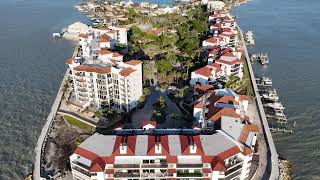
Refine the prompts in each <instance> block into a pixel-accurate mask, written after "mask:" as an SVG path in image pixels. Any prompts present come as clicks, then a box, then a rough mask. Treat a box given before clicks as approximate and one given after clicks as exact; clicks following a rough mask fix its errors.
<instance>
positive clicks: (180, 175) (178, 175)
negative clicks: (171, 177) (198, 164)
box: [177, 171, 203, 177]
mask: <svg viewBox="0 0 320 180" xmlns="http://www.w3.org/2000/svg"><path fill="white" fill-rule="evenodd" d="M202 176H203V174H202V173H200V172H194V173H188V172H179V171H178V172H177V177H202Z"/></svg>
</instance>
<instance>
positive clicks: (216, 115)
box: [207, 104, 240, 121]
mask: <svg viewBox="0 0 320 180" xmlns="http://www.w3.org/2000/svg"><path fill="white" fill-rule="evenodd" d="M209 109H210V110H209V113H208V115H207V118H208V120H210V121H218V120H220V118H221V116H229V117H235V118H240V115H239V114H237V113H236V112H235V110H234V109H231V108H217V107H214V106H213V104H211V105H209Z"/></svg>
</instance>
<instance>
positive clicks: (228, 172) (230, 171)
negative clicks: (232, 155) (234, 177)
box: [225, 163, 242, 177]
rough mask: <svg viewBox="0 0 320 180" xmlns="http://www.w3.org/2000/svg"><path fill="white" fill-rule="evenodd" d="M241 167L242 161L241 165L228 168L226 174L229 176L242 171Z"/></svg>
mask: <svg viewBox="0 0 320 180" xmlns="http://www.w3.org/2000/svg"><path fill="white" fill-rule="evenodd" d="M241 169H242V163H240V164H239V165H237V166H234V167H233V168H231V169H230V170H228V171H227V172H226V173H225V176H226V177H227V176H229V175H231V174H233V173H235V172H236V171H239V172H240V173H241Z"/></svg>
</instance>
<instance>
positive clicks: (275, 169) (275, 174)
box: [238, 26, 279, 180]
mask: <svg viewBox="0 0 320 180" xmlns="http://www.w3.org/2000/svg"><path fill="white" fill-rule="evenodd" d="M238 29H239V31H240V36H241V39H244V38H243V33H242V31H241V29H240V27H239V26H238ZM242 45H243V50H244V55H245V57H246V58H245V60H246V64H247V65H248V69H249V75H250V82H251V85H252V88H253V93H254V97H255V98H256V101H255V102H256V105H257V109H258V115H259V119H260V122H261V131H262V134H263V136H262V139H263V140H264V141H265V143H266V144H267V146H266V147H265V149H264V151H261V152H260V153H259V159H261V160H265V162H267V163H259V166H258V168H257V171H256V173H255V175H254V177H253V178H255V179H272V180H275V179H279V163H278V160H279V159H278V153H277V149H276V147H275V144H274V141H273V137H272V135H271V132H270V128H269V124H268V121H267V118H266V115H265V110H264V108H263V104H262V101H261V99H260V98H259V90H258V86H257V82H256V79H255V75H254V72H253V69H252V66H251V62H250V57H249V54H248V50H247V47H246V44H245V42H244V41H243V42H242ZM262 144H263V143H262ZM267 159H269V160H267Z"/></svg>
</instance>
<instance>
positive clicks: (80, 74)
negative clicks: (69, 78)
mask: <svg viewBox="0 0 320 180" xmlns="http://www.w3.org/2000/svg"><path fill="white" fill-rule="evenodd" d="M75 76H78V77H85V76H86V75H85V74H84V73H75Z"/></svg>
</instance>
